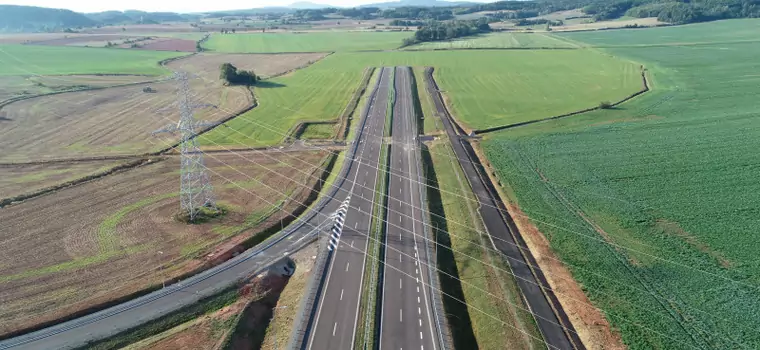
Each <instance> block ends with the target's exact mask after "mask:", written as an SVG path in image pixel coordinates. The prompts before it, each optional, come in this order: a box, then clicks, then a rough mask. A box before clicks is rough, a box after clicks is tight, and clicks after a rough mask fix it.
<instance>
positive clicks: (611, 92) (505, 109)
mask: <svg viewBox="0 0 760 350" xmlns="http://www.w3.org/2000/svg"><path fill="white" fill-rule="evenodd" d="M394 65H398V66H402V65H406V66H414V67H418V68H420V67H423V66H435V67H436V73H435V74H436V79H438V83H439V84H440V87H441V89H443V90H444V94H445V96H446V97H448V99H449V102H450V106H452V108H453V110H454V112H455V115H456V116H457V117H458V118H459V120H460V121H462V122H463V123H464V124H465V126H468V127H471V128H473V129H483V128H488V127H494V126H499V125H505V124H512V123H518V122H522V121H526V120H534V119H541V118H546V117H550V116H554V115H558V114H563V113H569V112H573V111H576V110H580V109H584V108H589V107H595V106H597V105H598V104H599V102H600V101H604V100H608V101H615V100H620V99H622V98H624V97H625V96H628V95H630V94H632V93H634V92H636V91H639V90H640V89H641V88H642V81H641V74H640V72H639V66H638V65H635V64H633V63H630V62H627V61H623V60H619V59H615V58H612V57H609V56H605V55H602V54H599V53H597V52H595V51H591V50H556V51H555V50H514V51H479V52H475V51H414V52H374V53H335V54H333V55H330V56H328V57H326V58H324V59H323V60H321V61H319V62H317V63H315V64H314V65H312V66H310V67H308V68H306V69H302V70H299V71H297V72H294V73H292V74H289V75H287V76H283V77H279V78H276V79H271V80H267V81H266V82H265V83H264V84H261V85H260V86H257V87H255V88H254V93H255V94H256V98H257V99H258V101H259V106H258V107H257V108H255V109H254V110H252V111H249V112H247V113H246V114H244V115H243V116H241V117H238V118H235V120H232V121H230V122H228V123H226V125H227V126H228V128H219V129H218V130H214V131H213V132H211V133H210V134H209V137H210V140H209V141H207V142H206V145H208V146H214V145H215V144H224V145H236V146H269V145H273V144H277V143H279V142H280V141H281V140H282V139H283V138H284V137H285V135H286V134H287V132H288V130H290V128H291V127H293V126H294V125H295V124H296V123H297V122H298V121H301V120H307V121H329V120H334V119H336V118H338V116H339V115H340V113H341V112H342V111H343V109H344V108H345V107H346V105H347V104H348V100H349V99H350V97H351V95H352V94H353V92H354V91H355V90H356V88H357V87H358V86H359V83H360V81H361V76H362V72H363V71H364V69H365V68H366V67H371V66H375V67H380V66H394ZM558 79H559V80H558ZM315 86H319V87H320V88H319V89H315V88H314V87H315ZM494 92H498V93H494Z"/></svg>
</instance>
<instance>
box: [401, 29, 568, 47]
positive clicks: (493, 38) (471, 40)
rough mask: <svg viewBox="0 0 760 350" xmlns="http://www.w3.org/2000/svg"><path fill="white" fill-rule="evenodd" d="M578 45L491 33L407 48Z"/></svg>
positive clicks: (539, 35) (540, 37) (539, 36)
mask: <svg viewBox="0 0 760 350" xmlns="http://www.w3.org/2000/svg"><path fill="white" fill-rule="evenodd" d="M577 47H578V45H575V44H573V43H570V42H567V41H563V40H560V39H557V38H555V37H553V36H552V35H549V34H544V33H510V32H503V33H490V34H485V35H478V36H474V37H467V38H459V39H454V40H450V41H435V42H425V43H420V44H417V45H413V46H409V47H408V48H405V49H407V50H409V49H411V50H446V49H492V48H506V49H511V48H516V49H534V48H539V49H540V48H550V49H557V48H560V49H568V48H577Z"/></svg>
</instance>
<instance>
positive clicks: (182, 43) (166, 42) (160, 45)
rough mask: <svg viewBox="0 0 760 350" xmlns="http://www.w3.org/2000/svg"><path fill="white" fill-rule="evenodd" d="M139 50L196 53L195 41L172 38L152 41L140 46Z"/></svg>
mask: <svg viewBox="0 0 760 350" xmlns="http://www.w3.org/2000/svg"><path fill="white" fill-rule="evenodd" d="M138 45H139V47H137V48H139V49H143V50H155V51H182V52H195V51H196V48H195V41H192V40H185V39H172V38H160V39H159V40H151V41H149V42H146V43H145V44H142V43H140V44H138Z"/></svg>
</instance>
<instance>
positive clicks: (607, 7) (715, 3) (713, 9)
mask: <svg viewBox="0 0 760 350" xmlns="http://www.w3.org/2000/svg"><path fill="white" fill-rule="evenodd" d="M583 11H584V12H585V13H587V14H590V15H593V16H594V19H596V20H605V19H612V18H618V17H620V16H623V15H626V16H631V17H639V18H642V17H657V19H659V20H660V21H663V22H668V23H675V24H683V23H693V22H705V21H714V20H719V19H729V18H757V17H760V0H678V1H677V0H623V1H612V2H609V1H599V2H595V3H592V4H590V5H588V6H586V7H584V8H583Z"/></svg>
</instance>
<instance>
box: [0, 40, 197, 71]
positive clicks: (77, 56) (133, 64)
mask: <svg viewBox="0 0 760 350" xmlns="http://www.w3.org/2000/svg"><path fill="white" fill-rule="evenodd" d="M183 55H186V53H180V52H157V51H143V50H121V49H98V48H80V47H54V46H34V45H0V76H5V75H65V74H148V75H160V74H167V73H169V71H168V70H166V69H164V68H162V67H160V66H159V65H158V61H161V60H164V59H167V58H172V57H178V56H183Z"/></svg>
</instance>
